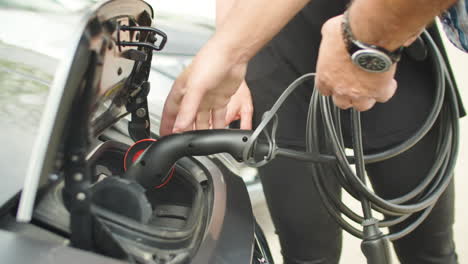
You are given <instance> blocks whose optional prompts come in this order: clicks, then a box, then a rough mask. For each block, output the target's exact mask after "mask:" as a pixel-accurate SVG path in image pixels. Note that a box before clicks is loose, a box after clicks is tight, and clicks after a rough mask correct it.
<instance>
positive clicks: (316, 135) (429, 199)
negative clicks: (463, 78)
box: [243, 32, 459, 240]
mask: <svg viewBox="0 0 468 264" xmlns="http://www.w3.org/2000/svg"><path fill="white" fill-rule="evenodd" d="M422 36H423V38H424V40H425V41H426V43H427V44H428V45H427V46H428V47H429V54H430V60H431V64H432V66H433V71H434V76H435V80H436V92H435V97H434V103H433V106H432V108H431V110H430V111H429V113H428V116H427V117H426V119H425V121H424V123H423V125H422V126H421V127H420V128H419V129H418V131H417V132H415V133H414V134H413V135H412V136H411V137H409V138H408V139H406V140H405V141H404V142H402V143H400V144H399V145H397V146H395V147H392V148H389V149H387V150H385V151H382V152H379V153H373V154H369V155H364V154H363V149H362V133H361V127H360V114H359V112H357V111H354V110H353V111H352V116H351V117H352V118H351V121H352V127H353V133H352V139H353V149H354V156H347V155H346V153H345V146H344V143H343V135H342V132H341V121H340V110H339V109H337V108H336V107H335V106H334V105H333V103H331V100H330V98H329V97H324V96H321V95H319V93H318V91H317V89H314V91H313V94H312V96H311V101H310V104H309V112H308V114H307V125H306V152H303V151H297V150H290V149H284V148H281V147H278V146H277V145H276V142H275V141H274V139H275V136H274V133H275V131H276V127H277V123H278V120H277V116H276V112H277V111H278V110H279V109H280V107H281V105H282V104H283V102H284V101H285V100H286V99H287V97H288V96H289V95H290V94H291V93H292V92H293V91H294V90H295V89H296V88H297V87H299V86H300V85H301V84H303V83H304V82H305V81H307V80H311V79H313V78H314V77H315V74H314V73H308V74H305V75H303V76H301V77H299V78H298V79H296V80H295V81H294V82H293V83H292V84H291V85H290V86H289V87H287V89H286V90H285V91H284V92H283V94H282V95H281V96H280V98H279V99H278V100H277V102H276V103H275V104H274V105H273V107H272V108H271V110H270V111H268V112H266V113H265V114H264V116H263V118H262V121H261V123H260V124H259V126H258V127H257V129H256V130H255V131H254V133H253V134H252V136H251V137H250V138H249V139H248V141H247V147H246V148H245V149H244V152H243V158H244V160H245V161H247V162H248V164H250V165H252V166H262V165H264V164H266V163H268V162H269V161H271V159H273V158H274V156H275V155H280V156H283V157H289V158H293V159H298V160H302V161H310V162H313V163H314V164H313V169H314V171H315V172H316V173H315V175H314V184H315V185H316V187H317V190H318V192H319V194H320V197H321V199H322V201H323V203H324V205H325V208H326V209H327V211H328V212H329V213H330V214H331V215H332V216H333V217H334V218H335V219H336V221H337V223H338V224H339V225H340V226H341V227H342V228H343V229H344V230H346V231H347V232H349V233H351V234H352V235H354V236H356V237H359V238H364V233H363V232H362V231H361V230H359V229H357V228H355V227H354V226H353V225H352V224H351V223H349V222H348V221H347V220H345V219H344V218H343V216H342V215H344V216H346V217H347V218H348V219H349V220H351V221H353V222H356V223H358V224H362V223H363V222H366V220H372V221H374V219H373V218H372V211H373V210H375V211H378V212H380V213H382V214H384V216H385V219H384V220H381V221H377V220H376V223H377V224H378V226H379V227H391V226H394V225H396V224H401V223H402V222H404V221H405V220H408V218H409V217H410V216H411V215H413V214H416V213H419V216H418V217H417V218H416V219H415V220H412V221H411V223H408V224H407V225H406V227H404V228H403V229H401V230H400V231H398V232H396V233H392V234H387V235H386V237H387V238H388V239H390V240H396V239H399V238H401V237H403V236H405V235H407V234H408V233H410V232H411V231H413V230H414V229H415V228H416V227H417V226H418V225H419V224H420V223H421V222H422V221H424V219H425V218H426V217H427V216H428V215H429V213H430V211H431V210H432V208H433V207H434V204H435V203H436V202H437V200H438V198H439V197H440V196H441V195H442V193H443V192H444V191H445V189H446V188H447V186H448V185H449V183H450V181H451V179H452V176H453V169H454V167H455V161H456V157H457V153H458V141H459V131H458V130H459V125H458V118H459V112H458V105H457V103H458V101H457V96H456V91H455V88H454V85H453V81H452V79H451V76H450V74H449V73H448V71H447V66H446V64H445V60H444V58H443V57H442V55H441V54H440V52H439V50H438V48H437V45H436V44H435V42H434V41H433V40H432V38H431V36H430V35H429V34H428V33H427V32H424V33H423V35H422ZM446 84H447V85H446ZM272 119H274V124H273V126H272V128H271V129H272V132H271V134H272V135H270V134H269V133H268V132H267V131H266V128H267V127H268V124H269V123H270V122H271V120H272ZM437 120H438V121H437ZM436 122H440V130H439V134H438V139H437V146H436V159H435V160H434V163H433V166H432V168H431V170H430V171H429V173H428V175H427V177H426V178H424V180H422V181H421V182H420V183H419V184H418V186H416V187H415V188H414V189H413V190H411V191H410V192H408V193H406V194H405V195H402V196H400V197H397V198H393V199H390V200H386V199H383V198H381V197H380V196H378V195H376V194H375V193H373V191H371V190H370V189H369V188H368V187H367V186H366V181H365V164H369V163H374V162H380V161H383V160H386V159H390V158H392V157H395V156H396V155H399V154H401V153H403V152H405V151H406V150H408V149H410V148H411V147H413V146H414V145H415V144H417V143H418V142H419V141H420V140H421V139H422V138H423V137H424V136H425V135H426V134H427V133H428V132H429V130H430V129H431V128H432V127H433V126H434V124H435V123H436ZM319 127H323V128H324V130H323V131H319V129H317V128H319ZM260 133H264V134H265V135H266V138H267V141H268V144H269V146H270V151H269V154H268V155H267V156H265V157H264V159H263V160H262V161H260V162H257V161H255V160H254V158H253V155H252V153H254V149H255V143H256V142H257V138H258V136H259V135H260ZM351 164H355V165H356V173H354V171H353V170H352V168H351V166H350V165H351ZM327 171H332V172H335V173H333V174H334V175H335V176H336V178H337V182H338V183H339V184H340V185H341V187H342V188H343V189H344V190H345V191H346V192H348V193H349V194H350V195H351V196H352V197H354V198H355V199H357V200H360V201H361V203H362V207H363V216H361V215H359V214H357V213H355V212H354V211H352V210H351V209H350V208H349V207H347V206H346V205H345V204H344V203H343V202H342V201H341V197H340V196H339V195H338V194H336V193H335V192H332V191H331V189H330V187H329V186H327V184H326V183H325V181H324V180H323V179H321V177H320V175H329V173H326V172H327ZM366 223H369V221H367V222H366Z"/></svg>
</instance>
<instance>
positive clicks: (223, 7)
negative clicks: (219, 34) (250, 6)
mask: <svg viewBox="0 0 468 264" xmlns="http://www.w3.org/2000/svg"><path fill="white" fill-rule="evenodd" d="M235 2H236V0H216V28H220V27H221V24H222V22H223V21H224V20H225V18H226V16H227V14H228V13H229V10H231V8H232V6H233V5H234V3H235Z"/></svg>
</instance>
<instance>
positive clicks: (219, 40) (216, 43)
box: [207, 30, 252, 65]
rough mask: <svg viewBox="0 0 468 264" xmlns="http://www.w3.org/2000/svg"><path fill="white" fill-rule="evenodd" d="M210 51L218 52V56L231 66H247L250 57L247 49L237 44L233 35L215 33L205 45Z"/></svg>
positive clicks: (220, 32) (221, 32)
mask: <svg viewBox="0 0 468 264" xmlns="http://www.w3.org/2000/svg"><path fill="white" fill-rule="evenodd" d="M207 46H208V47H209V48H211V49H215V50H218V51H219V54H221V55H222V56H224V57H226V58H227V59H228V60H229V61H230V62H231V63H232V64H233V65H244V64H247V63H248V61H249V60H250V58H251V57H252V54H251V52H249V49H248V47H246V46H244V45H241V44H239V41H238V40H237V39H236V38H235V37H234V35H233V34H226V33H225V32H223V31H222V30H221V31H217V32H216V33H215V34H214V35H213V37H212V38H211V39H210V40H209V43H207Z"/></svg>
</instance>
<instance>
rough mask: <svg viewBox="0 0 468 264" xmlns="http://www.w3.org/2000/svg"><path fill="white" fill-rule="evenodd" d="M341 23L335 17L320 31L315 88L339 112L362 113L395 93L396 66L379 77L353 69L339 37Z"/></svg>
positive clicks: (341, 38)
mask: <svg viewBox="0 0 468 264" xmlns="http://www.w3.org/2000/svg"><path fill="white" fill-rule="evenodd" d="M341 22H342V16H341V15H340V16H336V17H333V18H331V19H329V20H328V21H327V22H326V23H325V24H324V25H323V27H322V42H321V44H320V50H319V56H318V61H317V77H316V79H315V83H316V87H317V88H318V89H319V91H320V93H321V94H323V95H326V96H328V95H330V96H332V98H333V102H334V103H335V105H337V106H338V107H340V108H342V109H348V108H351V107H352V108H355V109H356V110H358V111H366V110H369V109H370V108H372V107H373V106H374V104H375V103H376V102H380V103H384V102H386V101H388V100H389V99H390V98H391V97H392V96H393V94H394V93H395V91H396V88H397V83H396V81H395V80H394V79H393V77H394V75H395V70H396V65H393V66H392V67H391V68H390V70H388V71H386V72H383V73H372V72H367V71H365V70H363V69H361V68H359V67H358V66H356V65H354V64H353V62H352V61H351V57H350V55H349V53H348V51H347V50H346V46H345V43H344V40H343V37H342V31H341Z"/></svg>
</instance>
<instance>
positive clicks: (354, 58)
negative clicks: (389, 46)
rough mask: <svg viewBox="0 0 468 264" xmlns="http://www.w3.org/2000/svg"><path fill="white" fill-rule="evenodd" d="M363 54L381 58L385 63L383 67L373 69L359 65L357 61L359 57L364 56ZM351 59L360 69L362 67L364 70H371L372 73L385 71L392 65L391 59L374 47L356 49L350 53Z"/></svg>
mask: <svg viewBox="0 0 468 264" xmlns="http://www.w3.org/2000/svg"><path fill="white" fill-rule="evenodd" d="M364 55H367V56H368V55H371V56H374V57H378V58H379V59H381V60H382V61H383V62H384V63H385V68H383V69H381V70H373V69H369V68H366V67H365V66H363V65H361V64H360V63H359V58H360V57H362V56H364ZM351 61H352V62H353V64H354V65H356V66H358V67H359V68H360V69H363V70H365V71H367V72H373V73H376V72H377V73H379V72H386V71H388V70H389V69H390V67H391V66H392V65H393V62H392V59H391V58H390V57H389V56H388V55H387V54H385V53H384V52H382V51H379V50H375V49H369V48H365V49H360V50H358V51H355V52H354V53H353V54H352V55H351Z"/></svg>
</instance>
